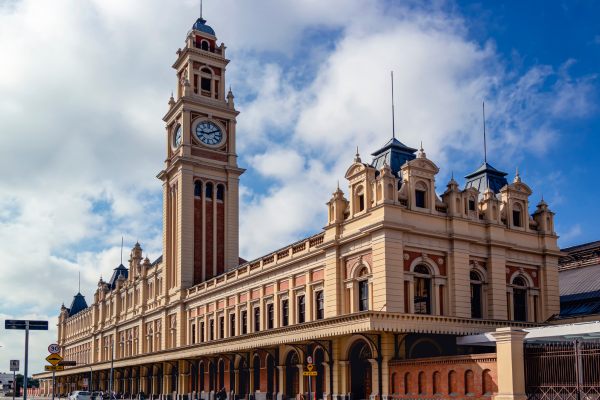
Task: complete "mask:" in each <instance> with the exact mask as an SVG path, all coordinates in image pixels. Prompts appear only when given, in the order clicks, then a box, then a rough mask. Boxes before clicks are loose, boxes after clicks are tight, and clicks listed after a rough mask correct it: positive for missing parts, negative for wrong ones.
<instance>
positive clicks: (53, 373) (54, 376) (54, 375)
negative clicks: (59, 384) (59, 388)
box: [52, 371, 56, 400]
mask: <svg viewBox="0 0 600 400" xmlns="http://www.w3.org/2000/svg"><path fill="white" fill-rule="evenodd" d="M55 379H56V371H52V400H54V385H56V383H55V382H54V381H55Z"/></svg>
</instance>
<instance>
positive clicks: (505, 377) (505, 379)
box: [491, 327, 527, 400]
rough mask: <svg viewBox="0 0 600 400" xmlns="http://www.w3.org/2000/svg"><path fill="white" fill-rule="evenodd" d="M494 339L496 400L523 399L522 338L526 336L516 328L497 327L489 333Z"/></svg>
mask: <svg viewBox="0 0 600 400" xmlns="http://www.w3.org/2000/svg"><path fill="white" fill-rule="evenodd" d="M491 334H492V336H493V337H494V338H495V339H496V355H497V368H498V394H497V395H496V397H495V399H496V400H515V399H519V400H525V399H527V395H526V394H525V368H524V362H523V340H524V339H525V336H527V332H524V331H522V330H520V329H517V328H512V327H507V328H498V329H496V332H492V333H491Z"/></svg>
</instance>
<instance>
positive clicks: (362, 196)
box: [358, 194, 365, 212]
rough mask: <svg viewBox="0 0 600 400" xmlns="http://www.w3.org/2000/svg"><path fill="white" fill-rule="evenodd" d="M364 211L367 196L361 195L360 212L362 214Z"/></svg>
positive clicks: (359, 197) (359, 198) (359, 200)
mask: <svg viewBox="0 0 600 400" xmlns="http://www.w3.org/2000/svg"><path fill="white" fill-rule="evenodd" d="M364 209H365V196H364V195H362V194H361V195H360V196H358V212H361V211H362V210H364Z"/></svg>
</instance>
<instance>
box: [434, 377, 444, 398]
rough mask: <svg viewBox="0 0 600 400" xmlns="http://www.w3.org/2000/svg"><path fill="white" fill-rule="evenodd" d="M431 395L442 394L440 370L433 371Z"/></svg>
mask: <svg viewBox="0 0 600 400" xmlns="http://www.w3.org/2000/svg"><path fill="white" fill-rule="evenodd" d="M433 395H434V396H441V395H442V374H440V371H435V372H434V373H433Z"/></svg>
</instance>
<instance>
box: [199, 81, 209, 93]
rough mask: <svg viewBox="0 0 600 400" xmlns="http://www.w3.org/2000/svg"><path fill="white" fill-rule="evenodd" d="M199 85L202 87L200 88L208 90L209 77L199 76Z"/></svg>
mask: <svg viewBox="0 0 600 400" xmlns="http://www.w3.org/2000/svg"><path fill="white" fill-rule="evenodd" d="M200 87H201V88H202V90H206V91H207V92H210V79H208V78H201V79H200Z"/></svg>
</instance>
